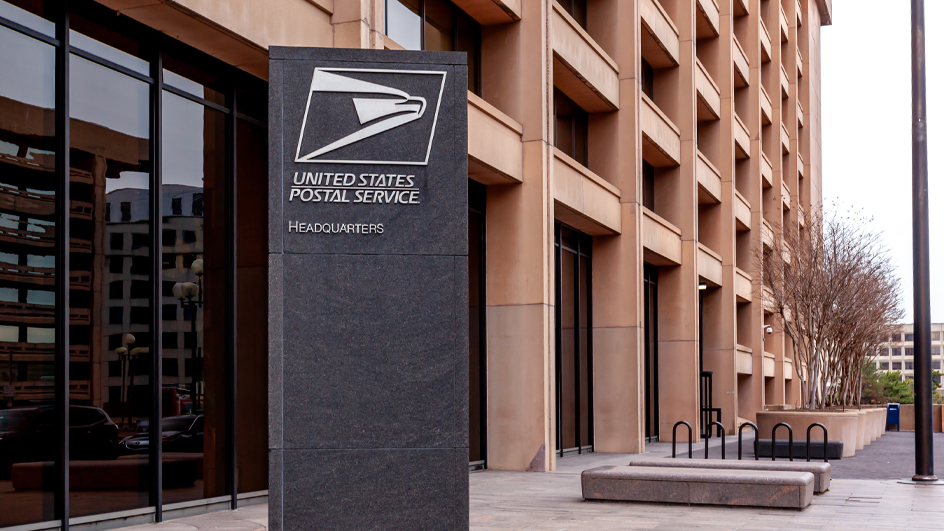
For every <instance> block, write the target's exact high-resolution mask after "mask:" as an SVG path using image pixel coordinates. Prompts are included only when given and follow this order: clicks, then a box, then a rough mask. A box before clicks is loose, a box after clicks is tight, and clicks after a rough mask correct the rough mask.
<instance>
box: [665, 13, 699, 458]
mask: <svg viewBox="0 0 944 531" xmlns="http://www.w3.org/2000/svg"><path fill="white" fill-rule="evenodd" d="M674 7H675V9H674V10H673V11H674V13H671V14H672V15H673V21H674V22H675V24H676V26H677V27H678V30H679V66H678V68H676V69H674V72H672V74H673V75H672V76H671V77H670V78H669V80H668V81H667V82H665V83H664V86H663V87H661V88H662V90H673V91H674V94H672V95H669V96H667V97H666V98H664V100H663V101H665V102H666V106H665V108H663V111H664V112H665V113H666V114H667V115H668V116H669V117H672V118H673V119H674V121H675V124H676V126H678V128H679V130H680V131H681V165H680V166H679V167H678V168H677V169H676V170H675V172H676V175H675V186H673V187H671V189H672V190H673V193H674V194H675V199H674V203H675V216H674V218H675V219H674V220H672V221H673V222H674V223H676V224H677V226H678V228H679V229H681V231H682V264H681V265H680V266H677V267H672V268H662V269H660V270H659V311H658V313H659V315H658V319H659V368H660V370H659V436H660V439H661V440H669V441H670V440H672V426H673V425H674V424H675V423H676V422H678V421H680V420H685V421H688V422H689V424H691V425H692V428H693V430H694V431H695V434H694V435H695V437H696V438H697V435H698V431H699V398H698V397H699V364H698V264H697V261H696V260H697V258H696V257H697V255H698V201H697V184H696V179H695V161H696V155H695V151H696V146H695V135H696V123H697V122H696V117H695V114H696V112H695V81H694V78H695V68H696V66H695V2H694V0H689V1H686V2H678V3H676V4H675V6H674ZM662 178H663V179H664V178H667V177H662Z"/></svg>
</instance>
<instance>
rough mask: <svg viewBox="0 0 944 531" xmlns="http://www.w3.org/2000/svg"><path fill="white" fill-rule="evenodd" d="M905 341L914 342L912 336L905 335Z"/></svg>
mask: <svg viewBox="0 0 944 531" xmlns="http://www.w3.org/2000/svg"><path fill="white" fill-rule="evenodd" d="M905 341H914V334H905Z"/></svg>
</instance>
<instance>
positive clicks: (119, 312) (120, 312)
mask: <svg viewBox="0 0 944 531" xmlns="http://www.w3.org/2000/svg"><path fill="white" fill-rule="evenodd" d="M123 316H124V308H122V307H121V306H112V307H111V308H109V309H108V324H116V325H120V324H122V317H123Z"/></svg>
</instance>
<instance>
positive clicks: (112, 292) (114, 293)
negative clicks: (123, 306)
mask: <svg viewBox="0 0 944 531" xmlns="http://www.w3.org/2000/svg"><path fill="white" fill-rule="evenodd" d="M124 287H125V283H124V282H122V281H120V280H116V281H114V282H112V283H111V284H109V285H108V298H109V299H112V300H116V299H123V298H125V294H124V291H125V290H124Z"/></svg>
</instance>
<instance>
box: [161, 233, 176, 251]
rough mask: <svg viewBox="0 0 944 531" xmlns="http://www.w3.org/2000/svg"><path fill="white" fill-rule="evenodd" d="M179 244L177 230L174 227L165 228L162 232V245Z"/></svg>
mask: <svg viewBox="0 0 944 531" xmlns="http://www.w3.org/2000/svg"><path fill="white" fill-rule="evenodd" d="M176 244H177V231H175V230H174V229H164V230H163V232H161V245H165V246H168V247H170V246H173V245H176Z"/></svg>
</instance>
